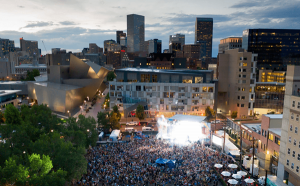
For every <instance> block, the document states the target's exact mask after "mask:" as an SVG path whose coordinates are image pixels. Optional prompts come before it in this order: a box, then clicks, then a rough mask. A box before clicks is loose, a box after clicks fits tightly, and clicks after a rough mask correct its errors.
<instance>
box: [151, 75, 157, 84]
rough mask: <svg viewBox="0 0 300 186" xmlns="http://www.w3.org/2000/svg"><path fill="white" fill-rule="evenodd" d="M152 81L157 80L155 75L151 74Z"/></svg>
mask: <svg viewBox="0 0 300 186" xmlns="http://www.w3.org/2000/svg"><path fill="white" fill-rule="evenodd" d="M152 82H153V83H154V82H155V83H156V82H157V75H152Z"/></svg>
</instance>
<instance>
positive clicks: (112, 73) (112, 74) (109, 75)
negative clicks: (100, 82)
mask: <svg viewBox="0 0 300 186" xmlns="http://www.w3.org/2000/svg"><path fill="white" fill-rule="evenodd" d="M106 77H107V81H113V80H114V79H115V78H116V75H115V72H114V71H110V72H108V74H107V76H106Z"/></svg>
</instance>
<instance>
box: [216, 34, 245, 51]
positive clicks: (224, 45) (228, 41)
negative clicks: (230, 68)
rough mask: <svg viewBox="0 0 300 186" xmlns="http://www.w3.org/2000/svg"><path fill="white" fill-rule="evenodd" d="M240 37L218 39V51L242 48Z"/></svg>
mask: <svg viewBox="0 0 300 186" xmlns="http://www.w3.org/2000/svg"><path fill="white" fill-rule="evenodd" d="M242 40H243V39H242V37H228V38H225V39H221V40H220V44H219V53H224V52H225V50H230V49H235V48H242Z"/></svg>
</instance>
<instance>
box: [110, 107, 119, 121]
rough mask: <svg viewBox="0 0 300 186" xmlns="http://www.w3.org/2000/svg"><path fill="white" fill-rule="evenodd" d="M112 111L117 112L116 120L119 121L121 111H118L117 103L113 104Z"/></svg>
mask: <svg viewBox="0 0 300 186" xmlns="http://www.w3.org/2000/svg"><path fill="white" fill-rule="evenodd" d="M112 112H113V113H116V114H117V118H118V121H120V120H121V113H120V111H119V108H118V106H117V105H115V106H113V111H112Z"/></svg>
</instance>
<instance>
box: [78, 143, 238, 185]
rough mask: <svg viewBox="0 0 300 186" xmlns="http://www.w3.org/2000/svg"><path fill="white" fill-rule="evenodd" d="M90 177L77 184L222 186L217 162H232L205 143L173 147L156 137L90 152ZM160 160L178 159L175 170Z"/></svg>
mask: <svg viewBox="0 0 300 186" xmlns="http://www.w3.org/2000/svg"><path fill="white" fill-rule="evenodd" d="M86 158H87V160H88V167H87V174H86V175H83V177H82V178H81V180H79V181H78V182H77V183H76V184H77V185H89V186H92V185H97V186H99V185H105V186H106V185H112V186H123V185H124V186H132V185H138V186H142V185H149V186H150V185H151V186H152V185H153V186H154V185H155V186H163V185H164V186H169V185H174V186H177V185H190V186H192V185H193V186H194V185H200V186H204V185H206V186H208V185H209V186H211V185H218V182H219V177H218V174H217V172H216V171H215V168H214V165H215V164H216V163H219V164H222V165H223V167H224V168H223V169H221V170H218V172H219V171H223V170H227V168H226V167H227V165H228V164H230V163H232V159H231V158H230V157H228V156H226V155H224V154H220V153H219V152H217V151H214V150H212V149H210V148H207V147H203V146H202V145H201V143H193V144H190V145H188V146H176V145H174V146H173V145H170V144H169V143H167V142H166V141H163V140H158V139H156V138H143V139H141V140H134V141H131V142H128V143H109V144H105V145H102V146H98V147H93V148H91V149H89V150H88V153H87V156H86ZM158 158H163V159H171V160H176V164H175V165H176V166H175V168H169V167H168V166H161V165H158V164H156V163H155V161H156V160H157V159H158Z"/></svg>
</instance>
